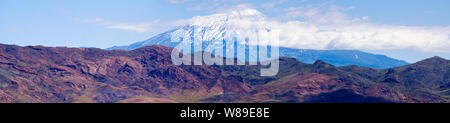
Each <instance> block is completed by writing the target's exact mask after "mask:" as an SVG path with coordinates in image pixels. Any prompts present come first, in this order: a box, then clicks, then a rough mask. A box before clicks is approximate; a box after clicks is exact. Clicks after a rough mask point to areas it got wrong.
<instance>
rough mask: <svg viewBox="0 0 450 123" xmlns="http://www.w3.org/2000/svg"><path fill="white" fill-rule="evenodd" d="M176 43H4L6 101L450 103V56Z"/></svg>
mask: <svg viewBox="0 0 450 123" xmlns="http://www.w3.org/2000/svg"><path fill="white" fill-rule="evenodd" d="M172 50H173V48H170V47H165V46H156V45H155V46H149V47H142V48H138V49H135V50H130V51H124V50H102V49H96V48H63V47H42V46H28V47H20V46H15V45H3V44H0V102H98V103H105V102H288V103H291V102H292V103H296V102H308V103H317V102H320V103H323V102H325V103H326V102H353V103H372V102H383V103H393V102H394V103H395V102H411V103H417V102H449V100H450V72H449V71H450V61H449V60H446V59H443V58H440V57H433V58H429V59H425V60H423V61H420V62H417V63H414V64H410V65H405V66H400V67H395V68H389V69H372V68H367V67H359V66H355V65H352V66H344V67H335V66H334V65H331V64H328V63H326V62H324V61H321V60H318V61H315V62H314V63H313V64H305V63H302V62H300V61H298V60H296V59H294V58H286V57H282V58H280V71H279V73H278V74H277V75H276V76H269V77H262V76H259V72H258V71H259V69H261V68H262V67H263V66H250V65H243V66H242V65H241V66H229V65H228V66H216V65H214V66H206V65H181V66H175V65H173V64H172V61H171V57H170V53H171V51H172Z"/></svg>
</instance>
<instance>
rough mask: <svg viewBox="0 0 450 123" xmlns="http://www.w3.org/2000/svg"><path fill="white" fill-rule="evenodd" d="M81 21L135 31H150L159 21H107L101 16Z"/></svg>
mask: <svg viewBox="0 0 450 123" xmlns="http://www.w3.org/2000/svg"><path fill="white" fill-rule="evenodd" d="M81 21H83V22H89V23H95V24H99V25H103V26H105V27H107V28H111V29H120V30H128V31H135V32H150V31H152V30H153V29H154V28H155V26H156V25H157V24H158V22H159V21H158V20H155V21H152V22H145V23H125V22H113V21H108V20H105V19H102V18H94V19H82V20H81Z"/></svg>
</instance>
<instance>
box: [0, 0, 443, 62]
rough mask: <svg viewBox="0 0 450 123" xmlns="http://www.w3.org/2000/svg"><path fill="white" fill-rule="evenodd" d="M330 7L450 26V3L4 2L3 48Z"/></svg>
mask: <svg viewBox="0 0 450 123" xmlns="http://www.w3.org/2000/svg"><path fill="white" fill-rule="evenodd" d="M324 4H326V5H330V4H331V5H333V6H338V7H339V8H341V10H340V12H342V13H345V15H347V16H350V17H354V18H363V17H367V18H370V19H368V20H366V21H368V23H371V24H382V25H396V26H414V27H430V28H432V27H448V26H450V7H449V5H450V1H449V0H331V1H330V0H127V1H125V0H0V43H4V44H16V45H21V46H26V45H44V46H68V47H98V48H107V47H111V46H114V45H128V44H131V43H133V42H137V41H142V40H145V39H148V38H150V37H151V36H153V35H155V34H158V33H161V32H164V31H166V30H168V29H170V28H173V23H174V22H176V21H179V20H184V19H189V18H192V17H194V16H205V15H210V14H213V13H217V12H221V11H226V10H227V9H233V8H234V7H250V8H254V9H257V10H259V11H261V12H262V13H264V14H265V15H266V16H268V17H270V18H272V19H275V20H279V21H292V20H304V19H305V18H303V17H287V16H285V15H286V13H287V12H286V9H288V8H302V9H308V8H318V9H324V8H322V6H323V5H324ZM325 9H326V7H325ZM449 48H450V47H449ZM360 50H363V51H369V52H373V53H381V54H385V55H388V56H392V57H396V58H401V59H404V60H407V61H410V62H413V61H417V60H419V59H422V58H424V57H428V56H433V55H440V56H443V57H446V58H450V55H449V53H443V52H421V51H420V52H421V53H422V55H420V57H419V56H418V58H412V57H408V55H407V54H408V53H409V51H413V50H405V49H402V50H391V51H389V50H364V49H360ZM414 52H419V51H414ZM421 53H418V54H421Z"/></svg>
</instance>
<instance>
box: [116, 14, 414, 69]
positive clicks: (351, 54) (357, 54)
mask: <svg viewBox="0 0 450 123" xmlns="http://www.w3.org/2000/svg"><path fill="white" fill-rule="evenodd" d="M196 18H202V19H201V20H193V21H190V22H187V23H186V24H185V25H184V26H180V27H177V28H175V29H172V30H169V31H167V32H164V33H161V34H158V35H156V36H154V37H151V38H150V39H148V40H145V41H141V42H137V43H133V44H131V45H128V46H114V47H111V48H107V49H108V50H114V49H122V50H133V49H137V48H141V47H145V46H152V45H162V46H168V47H172V48H175V47H176V46H177V45H180V42H181V41H180V40H181V39H200V40H201V41H202V42H203V47H206V46H207V45H210V44H215V43H222V42H227V41H229V40H233V39H234V38H235V37H238V36H239V35H238V34H239V33H238V32H245V31H247V32H253V33H250V34H247V35H244V36H247V37H251V36H252V35H255V33H256V32H264V31H270V30H271V29H270V27H268V26H266V25H265V24H258V23H257V22H262V21H264V20H265V19H266V18H265V16H264V15H263V14H261V13H259V12H258V11H256V10H252V9H250V10H243V11H236V12H231V13H227V14H215V15H210V16H202V17H196ZM194 19H195V18H194ZM241 21H244V22H246V21H249V22H251V23H255V24H254V25H241V23H238V22H241ZM230 35H231V39H230V37H229V36H230ZM241 36H242V35H241ZM180 38H181V39H180ZM196 41H198V40H196ZM191 42H192V41H191ZM247 43H248V42H247ZM183 45H185V44H183ZM238 45H245V46H247V47H249V49H256V46H254V45H248V44H246V43H243V42H238ZM245 46H244V47H245ZM203 50H204V49H200V50H195V51H194V52H197V51H203ZM247 50H248V49H247ZM190 53H192V52H190ZM280 56H281V57H291V58H296V59H297V60H300V61H302V62H304V63H308V64H312V63H314V62H315V61H316V60H322V61H325V62H327V63H330V64H332V65H335V66H346V65H358V66H363V67H371V68H392V67H397V66H403V65H407V64H409V63H407V62H405V61H402V60H397V59H394V58H390V57H387V56H384V55H375V54H370V53H366V52H362V51H358V50H311V49H295V48H287V47H280ZM240 60H242V61H246V59H240Z"/></svg>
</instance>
